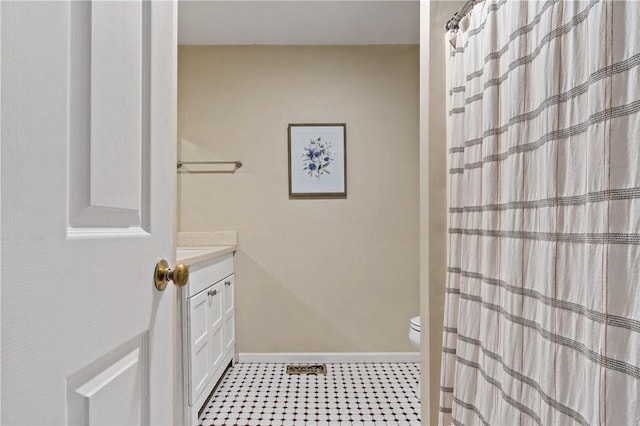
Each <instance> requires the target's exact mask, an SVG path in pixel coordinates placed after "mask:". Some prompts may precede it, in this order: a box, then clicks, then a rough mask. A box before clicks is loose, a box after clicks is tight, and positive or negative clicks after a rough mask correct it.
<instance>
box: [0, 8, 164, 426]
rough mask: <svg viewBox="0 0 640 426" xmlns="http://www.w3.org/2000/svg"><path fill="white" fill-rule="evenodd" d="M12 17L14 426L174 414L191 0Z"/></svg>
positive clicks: (10, 336)
mask: <svg viewBox="0 0 640 426" xmlns="http://www.w3.org/2000/svg"><path fill="white" fill-rule="evenodd" d="M0 13H1V27H0V28H1V31H2V37H1V45H0V52H1V57H2V62H1V68H0V74H1V76H2V86H1V94H2V105H1V108H2V109H1V114H2V115H1V125H2V136H1V137H2V153H1V159H2V164H1V169H0V170H1V174H2V180H1V182H2V184H1V186H2V252H1V253H2V311H1V312H2V358H1V359H2V393H1V395H2V406H1V407H2V424H6V425H9V424H30V425H33V424H46V425H53V424H77V425H80V424H83V425H84V424H111V425H115V424H149V423H150V424H170V423H172V420H173V419H172V407H173V404H172V401H173V397H172V392H173V391H172V387H173V374H174V373H173V365H172V360H173V355H172V354H173V352H172V351H173V346H172V333H173V324H172V317H171V315H172V306H173V303H174V297H175V289H174V286H173V285H171V284H170V285H169V286H168V287H167V290H166V291H164V292H159V291H157V290H156V289H155V287H154V285H153V270H154V266H155V264H156V262H157V261H158V260H159V259H161V258H166V259H168V260H169V261H170V262H172V261H173V260H174V254H173V227H174V207H173V205H174V191H175V189H174V184H175V183H174V182H175V164H176V158H175V131H176V129H175V105H176V99H175V90H176V89H175V77H176V75H175V74H176V6H175V4H174V3H173V2H144V3H143V2H139V1H122V2H110V1H109V2H106V1H105V2H75V1H73V2H24V1H18V2H4V1H3V2H2V3H1V12H0Z"/></svg>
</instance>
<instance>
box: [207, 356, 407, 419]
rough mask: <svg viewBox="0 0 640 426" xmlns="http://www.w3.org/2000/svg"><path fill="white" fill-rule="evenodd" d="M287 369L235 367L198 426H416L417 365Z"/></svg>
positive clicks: (388, 364) (372, 364)
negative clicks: (307, 371) (314, 371)
mask: <svg viewBox="0 0 640 426" xmlns="http://www.w3.org/2000/svg"><path fill="white" fill-rule="evenodd" d="M285 370H286V364H264V363H259V364H258V363H256V364H236V365H235V366H234V367H233V368H232V369H230V370H229V371H228V372H227V374H226V376H225V377H224V378H223V379H222V381H221V382H220V384H219V385H218V388H217V389H216V391H215V393H214V394H213V396H212V398H211V400H210V401H209V403H208V405H207V407H206V408H205V409H204V410H203V411H202V414H201V416H200V425H202V426H209V425H227V426H234V425H238V426H240V425H241V426H245V425H257V426H269V425H283V426H284V425H291V426H297V425H309V426H311V425H315V426H333V425H336V426H344V425H350V426H356V425H359V426H365V425H367V426H369V425H385V426H394V425H395V426H413V425H416V426H419V425H420V400H419V399H418V398H417V396H416V392H415V386H416V384H417V383H418V377H419V374H420V364H418V363H394V364H390V363H352V364H327V370H328V372H327V375H326V376H324V375H320V376H314V375H287V374H286V373H285Z"/></svg>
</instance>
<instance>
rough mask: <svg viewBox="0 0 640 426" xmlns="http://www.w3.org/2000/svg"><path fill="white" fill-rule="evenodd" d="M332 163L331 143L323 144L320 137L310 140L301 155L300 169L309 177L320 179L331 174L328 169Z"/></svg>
mask: <svg viewBox="0 0 640 426" xmlns="http://www.w3.org/2000/svg"><path fill="white" fill-rule="evenodd" d="M332 161H333V153H332V152H331V142H323V141H322V137H320V136H318V138H317V139H311V141H310V142H309V145H307V146H306V147H305V148H304V152H303V153H302V169H303V170H305V171H306V172H307V174H308V175H309V176H311V177H315V178H318V179H320V177H321V176H322V175H324V174H331V173H330V172H329V170H328V167H329V166H330V165H331V162H332Z"/></svg>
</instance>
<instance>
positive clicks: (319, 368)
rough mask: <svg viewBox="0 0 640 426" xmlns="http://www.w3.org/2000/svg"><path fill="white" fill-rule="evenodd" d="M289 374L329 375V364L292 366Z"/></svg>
mask: <svg viewBox="0 0 640 426" xmlns="http://www.w3.org/2000/svg"><path fill="white" fill-rule="evenodd" d="M287 374H324V375H326V374H327V364H290V365H287Z"/></svg>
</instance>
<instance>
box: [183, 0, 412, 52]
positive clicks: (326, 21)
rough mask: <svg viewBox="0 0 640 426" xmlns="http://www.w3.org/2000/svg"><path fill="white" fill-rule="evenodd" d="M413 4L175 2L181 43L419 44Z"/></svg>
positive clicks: (370, 0)
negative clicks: (176, 3)
mask: <svg viewBox="0 0 640 426" xmlns="http://www.w3.org/2000/svg"><path fill="white" fill-rule="evenodd" d="M419 8H420V2H419V1H417V0H410V1H406V0H392V1H379V0H352V1H335V0H316V1H295V0H289V1H281V0H280V1H272V0H259V1H245V0H234V1H218V0H210V1H192V0H180V1H179V2H178V43H180V44H417V43H418V42H419V36H420V35H419V32H420V10H419Z"/></svg>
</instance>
